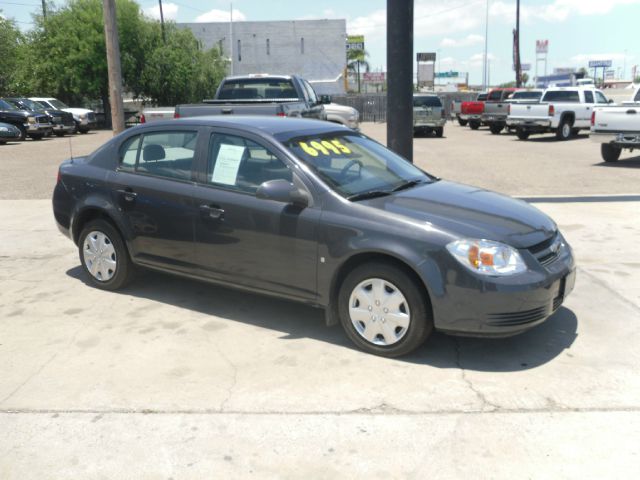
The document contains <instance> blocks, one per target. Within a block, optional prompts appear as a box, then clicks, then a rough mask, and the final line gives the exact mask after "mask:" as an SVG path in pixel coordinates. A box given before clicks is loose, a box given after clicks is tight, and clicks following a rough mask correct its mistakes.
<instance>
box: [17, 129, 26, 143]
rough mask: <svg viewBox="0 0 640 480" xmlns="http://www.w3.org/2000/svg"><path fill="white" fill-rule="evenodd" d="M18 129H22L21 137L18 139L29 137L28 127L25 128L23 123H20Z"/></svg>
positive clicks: (22, 139)
mask: <svg viewBox="0 0 640 480" xmlns="http://www.w3.org/2000/svg"><path fill="white" fill-rule="evenodd" d="M18 129H19V130H20V137H19V138H18V140H20V141H24V140H26V139H27V129H26V128H24V127H23V126H22V125H18Z"/></svg>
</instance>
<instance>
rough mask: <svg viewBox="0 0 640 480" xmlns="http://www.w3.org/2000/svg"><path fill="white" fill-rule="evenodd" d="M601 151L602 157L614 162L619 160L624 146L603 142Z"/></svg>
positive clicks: (606, 160)
mask: <svg viewBox="0 0 640 480" xmlns="http://www.w3.org/2000/svg"><path fill="white" fill-rule="evenodd" d="M600 153H601V154H602V159H603V160H604V161H605V162H608V163H613V162H617V161H618V159H619V158H620V154H621V153H622V148H620V147H616V146H615V145H609V144H607V143H603V144H602V147H601V148H600Z"/></svg>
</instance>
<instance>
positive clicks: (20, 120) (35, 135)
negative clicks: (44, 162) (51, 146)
mask: <svg viewBox="0 0 640 480" xmlns="http://www.w3.org/2000/svg"><path fill="white" fill-rule="evenodd" d="M0 122H3V123H9V124H11V125H13V126H15V127H16V128H17V129H18V130H20V140H24V139H26V138H27V137H29V138H31V139H33V140H40V139H42V138H43V137H44V136H45V135H46V134H47V132H48V131H49V130H51V123H50V121H49V116H48V115H47V114H45V113H39V112H32V111H29V110H20V109H19V108H18V107H15V106H13V105H12V104H11V103H9V102H6V101H4V100H3V99H0Z"/></svg>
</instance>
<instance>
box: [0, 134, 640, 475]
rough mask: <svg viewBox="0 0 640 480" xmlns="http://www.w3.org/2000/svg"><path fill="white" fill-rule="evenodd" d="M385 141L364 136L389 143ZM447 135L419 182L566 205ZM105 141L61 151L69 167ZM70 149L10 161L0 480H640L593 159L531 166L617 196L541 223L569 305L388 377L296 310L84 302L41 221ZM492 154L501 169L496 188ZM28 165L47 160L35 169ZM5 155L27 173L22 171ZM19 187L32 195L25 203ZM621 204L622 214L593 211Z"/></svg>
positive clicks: (621, 234)
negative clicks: (428, 177) (563, 255)
mask: <svg viewBox="0 0 640 480" xmlns="http://www.w3.org/2000/svg"><path fill="white" fill-rule="evenodd" d="M384 128H385V126H384V125H366V126H365V129H364V130H365V132H367V133H369V134H372V135H373V136H377V138H380V136H381V135H382V134H383V132H384ZM445 134H446V135H447V138H446V139H442V140H440V139H435V138H420V139H417V140H416V152H417V153H418V154H419V155H420V156H419V157H418V156H417V157H416V158H418V163H419V164H420V165H423V166H424V167H425V168H426V169H427V170H429V171H432V172H433V173H434V174H436V175H438V176H442V177H447V178H450V179H458V180H460V181H465V182H467V183H473V184H476V185H478V184H479V185H481V186H485V187H487V188H493V189H497V190H502V191H507V192H509V191H510V190H509V188H513V187H517V186H522V187H523V188H522V189H521V190H516V191H511V193H518V194H520V195H523V196H527V195H536V194H538V195H545V194H546V195H552V196H558V197H560V196H561V195H575V194H576V192H575V191H572V190H570V189H568V190H567V189H566V188H565V189H564V190H545V188H546V186H545V185H538V184H537V180H536V179H539V178H541V175H543V172H542V171H540V172H539V171H538V169H536V168H535V164H534V162H533V161H532V162H531V163H530V164H529V163H528V164H527V165H529V166H528V168H530V171H531V173H530V174H529V175H522V182H525V181H526V182H527V183H526V185H520V183H521V181H519V180H514V179H512V178H511V176H514V175H520V174H522V172H520V173H519V172H518V169H517V168H512V169H511V170H509V171H508V172H505V171H503V168H506V167H507V166H509V165H511V164H510V163H509V161H508V159H507V157H506V151H507V146H510V145H514V144H516V142H517V141H514V140H513V137H510V136H500V137H497V138H495V137H492V136H490V134H489V133H485V132H482V131H480V132H470V131H468V130H467V129H462V128H460V127H458V126H448V127H447V130H446V133H445ZM109 136H110V133H109V132H98V133H95V134H90V135H87V136H83V137H80V136H76V137H73V142H74V146H73V148H74V153H76V151H77V153H76V154H80V153H82V152H83V150H82V149H83V148H84V149H85V150H84V153H86V152H88V151H90V150H92V149H93V148H95V146H96V144H98V143H100V141H102V140H104V139H106V138H108V137H109ZM445 142H446V143H445ZM65 143H66V144H67V145H68V141H67V140H62V141H60V140H59V139H54V140H51V141H47V142H44V141H43V142H40V143H38V142H34V143H33V144H31V142H26V143H24V144H21V145H15V146H9V147H7V150H4V147H3V148H0V159H2V161H0V164H2V165H3V166H2V167H1V168H5V166H4V164H5V162H6V163H11V162H14V163H13V165H14V166H13V168H12V170H11V172H12V175H14V178H15V179H16V180H15V181H13V182H11V181H9V180H8V179H7V177H6V175H7V173H8V172H9V170H7V171H3V174H2V176H1V177H0V181H2V182H3V183H2V195H3V196H5V195H6V196H5V197H4V198H16V197H17V198H19V199H13V200H6V199H5V200H0V220H1V221H2V225H3V228H2V229H0V285H2V288H1V289H0V432H1V433H0V478H1V479H3V480H4V479H10V480H13V479H16V480H17V479H20V480H29V479H38V480H42V479H60V478H65V479H82V480H85V479H102V478H108V479H120V478H126V479H128V478H135V479H168V478H173V479H176V480H177V479H202V478H305V479H335V478H362V477H367V478H380V479H388V478H403V479H404V478H415V479H423V478H463V479H468V478H480V479H482V478H492V479H503V478H504V479H509V480H512V479H514V478H517V479H519V478H531V479H538V478H539V479H548V478H554V479H561V478H572V479H573V478H575V479H591V478H593V479H603V478H635V477H637V472H638V467H639V465H640V350H638V345H640V329H638V325H639V323H640V261H638V259H637V253H636V252H637V245H638V241H639V240H640V214H639V212H640V208H639V205H640V204H639V202H638V201H637V199H636V196H635V195H634V194H635V193H636V192H638V189H637V188H631V187H632V186H633V185H634V184H636V185H637V180H636V181H635V183H634V181H633V178H636V177H637V174H638V170H637V169H636V168H635V167H633V165H629V166H625V167H623V166H620V167H611V168H609V167H599V166H598V165H597V163H598V159H597V148H596V152H595V153H594V152H593V151H592V150H594V148H593V147H597V146H595V145H592V144H591V143H590V142H588V141H586V140H574V141H572V142H567V143H566V144H560V145H559V144H556V143H554V142H548V143H547V142H541V143H540V144H538V143H531V144H526V148H527V149H531V152H534V153H535V152H538V150H537V149H538V148H540V147H542V146H544V147H545V151H546V154H543V153H542V150H541V151H540V152H538V153H535V155H534V153H531V152H530V153H528V154H527V155H529V156H530V158H532V159H533V158H535V161H536V162H542V163H543V164H546V163H545V162H550V161H552V160H551V159H552V158H557V157H561V156H564V155H565V153H566V152H568V150H565V149H568V147H569V146H570V145H575V146H576V147H575V148H579V149H584V152H583V154H584V155H585V158H582V160H580V158H577V156H576V158H575V161H572V162H571V163H570V164H571V166H572V167H571V168H575V169H577V170H580V169H583V170H584V172H585V175H586V173H587V172H591V171H595V172H614V173H615V174H616V175H617V178H618V182H617V183H616V182H613V180H611V182H612V183H610V184H608V185H610V187H609V188H607V189H605V188H595V187H596V185H592V187H591V188H586V187H585V189H584V190H582V194H583V195H589V198H588V200H589V201H584V200H585V198H584V197H581V198H566V197H563V198H541V199H540V200H539V203H536V206H538V208H541V209H542V210H543V211H545V212H547V213H548V214H550V215H551V216H552V217H553V218H554V219H555V220H556V222H557V223H558V225H559V227H560V229H561V230H562V231H563V233H564V234H565V236H566V237H567V238H568V240H569V242H570V243H571V244H572V246H573V248H574V252H575V255H576V258H577V262H578V277H577V282H576V287H575V290H574V292H573V293H572V295H571V296H570V297H569V298H568V299H567V300H566V302H565V304H564V306H563V307H562V308H561V309H560V310H559V311H558V312H557V313H556V314H555V315H553V316H552V317H551V318H550V319H549V320H548V321H547V322H545V323H544V324H542V325H540V326H539V327H537V328H535V329H533V330H531V331H529V332H527V333H525V334H523V335H519V336H516V337H512V338H507V339H493V340H487V339H485V340H482V339H469V338H455V337H450V336H446V335H442V334H439V333H436V334H434V335H433V336H432V337H431V338H430V339H429V340H428V341H427V343H426V344H425V345H424V346H423V347H422V348H420V349H419V350H418V351H417V352H415V353H414V354H412V355H411V356H409V357H406V358H403V359H395V360H389V359H383V358H378V357H374V356H371V355H366V354H363V353H362V352H360V351H358V350H356V349H355V348H353V347H352V346H351V344H350V343H349V342H348V340H347V339H346V337H345V335H344V333H343V332H342V330H341V329H340V328H339V327H333V328H327V327H325V326H324V324H323V316H322V313H321V312H320V311H319V310H315V309H312V308H309V307H306V306H303V305H297V304H294V303H289V302H284V301H280V300H274V299H270V298H265V297H261V296H257V295H250V294H246V293H240V292H236V291H233V290H229V289H225V288H220V287H212V286H210V285H206V284H202V283H198V282H193V281H185V280H182V279H176V278H173V277H170V276H165V275H159V274H152V273H146V274H144V275H142V276H141V277H140V278H139V279H138V280H137V281H136V282H135V283H134V284H133V285H132V286H130V287H129V288H128V289H126V290H124V291H122V292H119V293H110V292H103V291H100V290H97V289H94V288H91V287H89V286H88V285H87V284H86V283H85V281H84V279H83V275H82V271H81V269H80V266H79V261H78V255H77V251H76V249H75V246H74V245H73V244H72V243H71V242H70V241H69V240H68V239H66V238H65V237H63V236H62V235H60V234H59V233H58V231H57V229H56V227H55V225H54V222H53V218H52V215H51V207H50V200H49V194H50V190H51V188H52V185H53V183H54V181H55V167H56V165H57V163H58V162H59V161H60V159H61V158H62V157H63V156H65V155H66V154H65V153H64V152H60V158H56V159H55V160H54V158H53V157H54V156H55V155H56V153H55V151H54V148H56V147H58V146H59V145H57V144H65ZM46 145H50V147H49V148H45V146H46ZM25 147H26V148H25ZM436 147H437V148H438V149H439V150H437V151H436ZM9 149H11V150H9ZM14 149H16V150H14ZM17 149H21V150H17ZM495 149H497V151H503V155H505V156H504V158H503V159H502V160H501V162H502V164H503V165H502V167H500V166H498V167H497V168H494V169H493V170H490V171H487V170H486V168H484V167H483V166H482V163H484V162H486V161H487V159H489V158H493V155H494V150H495ZM35 150H37V152H38V153H37V155H35V156H38V155H43V154H44V153H46V152H48V153H49V154H50V157H47V159H46V160H42V159H41V160H37V159H34V154H33V153H32V151H35ZM450 150H454V151H458V155H456V154H454V153H451V151H450ZM5 151H11V152H13V151H21V152H23V153H22V157H21V158H22V159H23V160H22V163H20V160H18V158H17V157H16V158H14V159H9V160H6V157H4V156H3V155H4V152H5ZM527 151H528V150H527ZM587 151H588V152H590V153H586V152H587ZM431 152H434V153H431ZM427 153H428V155H427ZM588 154H589V155H591V157H587V155H588ZM12 155H13V153H12ZM527 155H525V154H521V155H520V157H517V158H521V157H526V156H527ZM572 155H573V154H572ZM594 155H595V156H594ZM431 156H432V157H431ZM427 157H428V158H427ZM436 159H437V160H436ZM471 159H476V160H473V161H474V162H475V163H474V165H476V167H475V168H476V170H477V171H475V172H474V171H470V170H469V167H468V165H469V162H471V161H472V160H471ZM482 159H484V160H482ZM496 161H498V160H496ZM517 161H519V160H517ZM38 162H40V163H38ZM423 162H424V163H423ZM633 162H634V161H632V163H633ZM623 163H624V161H621V162H620V164H621V165H622V164H623ZM460 164H467V168H462V169H461V168H458V166H459V165H460ZM37 165H40V166H41V168H40V169H38V168H36V166H37ZM567 168H568V167H567ZM560 171H562V172H563V174H562V176H561V178H563V176H564V175H565V174H564V171H563V170H562V168H560ZM34 172H36V173H34ZM30 173H31V174H34V175H35V177H37V178H39V180H34V181H33V182H31V183H32V186H31V187H29V182H28V179H29V176H30ZM455 175H457V176H455ZM634 175H635V176H636V177H634ZM21 178H22V179H24V180H20V181H18V180H17V179H21ZM474 178H477V181H476V180H474ZM550 178H551V177H550ZM557 185H558V186H559V187H560V186H562V182H561V181H560V182H558V183H557ZM572 185H573V184H569V183H567V186H572ZM9 186H13V188H14V190H12V192H13V193H10V192H7V191H6V190H5V188H7V187H9ZM597 186H598V187H599V186H600V184H598V185H597ZM613 186H616V188H615V189H614V188H613ZM621 186H624V188H622V187H621ZM525 187H526V188H525ZM617 193H626V194H629V195H628V196H626V197H612V198H606V197H604V198H600V199H598V197H595V198H594V196H593V195H595V194H602V195H605V196H609V195H614V194H617ZM31 198H43V200H33V199H31ZM605 199H607V200H615V201H603V200H605Z"/></svg>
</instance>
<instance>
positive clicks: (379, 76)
mask: <svg viewBox="0 0 640 480" xmlns="http://www.w3.org/2000/svg"><path fill="white" fill-rule="evenodd" d="M363 78H364V81H365V83H384V82H385V73H384V72H367V73H365V74H363Z"/></svg>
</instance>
